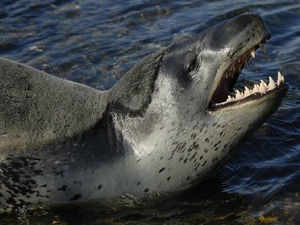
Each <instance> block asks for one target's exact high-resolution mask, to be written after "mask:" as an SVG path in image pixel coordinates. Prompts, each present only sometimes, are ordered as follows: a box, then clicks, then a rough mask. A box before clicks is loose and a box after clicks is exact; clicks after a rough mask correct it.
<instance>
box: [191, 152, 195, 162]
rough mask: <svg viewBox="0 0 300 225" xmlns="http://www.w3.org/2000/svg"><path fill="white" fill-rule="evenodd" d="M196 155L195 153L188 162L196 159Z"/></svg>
mask: <svg viewBox="0 0 300 225" xmlns="http://www.w3.org/2000/svg"><path fill="white" fill-rule="evenodd" d="M196 155H197V152H195V153H194V154H193V155H192V157H191V158H190V161H192V160H193V159H194V158H195V157H196Z"/></svg>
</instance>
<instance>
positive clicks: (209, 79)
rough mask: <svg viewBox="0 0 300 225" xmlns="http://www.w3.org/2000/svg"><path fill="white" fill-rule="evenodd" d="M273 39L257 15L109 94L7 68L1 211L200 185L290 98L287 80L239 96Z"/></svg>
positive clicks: (0, 135)
mask: <svg viewBox="0 0 300 225" xmlns="http://www.w3.org/2000/svg"><path fill="white" fill-rule="evenodd" d="M269 38H270V34H269V32H268V31H267V29H266V27H265V25H264V23H263V21H262V19H261V18H260V17H259V16H257V15H253V14H245V15H240V16H238V17H235V18H233V19H231V20H227V21H225V22H223V23H221V24H218V25H216V26H213V27H210V28H208V29H206V30H204V31H202V32H201V33H199V34H197V35H195V36H193V37H189V38H184V39H183V40H180V41H177V42H175V43H173V44H171V45H170V46H169V47H166V48H164V49H161V50H160V51H159V52H157V53H153V54H151V55H149V56H147V57H146V58H145V59H144V60H142V61H141V62H140V63H138V64H137V65H135V66H134V67H133V68H132V69H131V70H130V71H129V72H127V73H126V74H125V75H124V76H123V77H122V79H121V80H120V81H119V82H117V83H116V84H115V85H114V86H113V87H112V89H110V90H108V91H99V90H96V89H93V88H90V87H88V86H85V85H82V84H78V83H75V82H71V81H67V80H63V79H60V78H57V77H55V76H51V75H49V74H47V73H45V72H42V71H39V70H36V69H34V68H32V67H29V66H26V65H23V64H20V63H17V62H13V61H11V60H8V59H4V58H1V59H0V99H1V102H0V185H1V188H0V206H1V209H2V210H4V211H5V210H9V209H11V208H19V207H35V206H37V205H40V204H42V205H55V204H72V203H81V202H82V203H86V202H101V201H111V202H118V199H122V198H123V197H124V196H131V197H133V198H134V199H144V198H148V197H149V198H150V197H151V196H169V195H171V194H173V193H178V192H180V191H182V190H185V189H187V188H190V187H192V186H193V185H195V184H198V183H199V182H201V181H202V180H203V179H204V178H205V177H206V176H208V175H209V174H210V173H211V172H213V171H215V169H216V168H218V167H220V166H221V165H223V164H224V162H225V161H226V159H227V158H228V157H229V156H230V155H232V151H233V149H234V148H235V146H237V145H238V144H239V143H240V142H241V140H243V138H244V137H246V136H248V135H249V133H250V132H251V131H253V130H255V129H256V128H257V127H259V126H260V125H261V124H262V123H263V122H264V121H265V120H266V119H267V118H268V117H269V116H270V115H271V114H272V113H273V112H274V111H275V110H276V109H277V108H278V106H279V105H280V102H281V99H282V98H283V96H284V95H285V93H286V91H287V85H286V84H285V83H284V77H283V75H282V74H281V73H278V78H277V80H276V79H275V80H276V81H274V79H273V78H271V77H270V78H269V81H267V82H264V81H260V83H259V82H254V83H252V84H248V85H247V86H245V87H244V88H242V89H237V88H235V86H234V85H235V83H236V80H237V78H238V76H239V73H240V70H241V69H242V68H243V66H244V65H245V64H246V63H247V61H248V60H249V59H250V58H251V57H254V56H255V50H256V49H258V48H259V47H261V46H262V44H263V43H265V42H266V41H267V40H268V39H269ZM158 198H159V197H158ZM150 199H151V198H150Z"/></svg>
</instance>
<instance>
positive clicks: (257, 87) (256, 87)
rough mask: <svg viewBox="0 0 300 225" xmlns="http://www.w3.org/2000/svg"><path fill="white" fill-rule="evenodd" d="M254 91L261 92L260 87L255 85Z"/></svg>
mask: <svg viewBox="0 0 300 225" xmlns="http://www.w3.org/2000/svg"><path fill="white" fill-rule="evenodd" d="M253 90H254V92H259V85H258V84H255V85H254V88H253Z"/></svg>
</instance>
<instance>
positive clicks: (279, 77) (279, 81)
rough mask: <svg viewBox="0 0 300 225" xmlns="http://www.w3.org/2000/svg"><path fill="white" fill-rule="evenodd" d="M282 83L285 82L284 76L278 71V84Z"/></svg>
mask: <svg viewBox="0 0 300 225" xmlns="http://www.w3.org/2000/svg"><path fill="white" fill-rule="evenodd" d="M280 83H284V76H283V75H282V74H281V73H280V71H278V79H277V84H278V85H279V84H280Z"/></svg>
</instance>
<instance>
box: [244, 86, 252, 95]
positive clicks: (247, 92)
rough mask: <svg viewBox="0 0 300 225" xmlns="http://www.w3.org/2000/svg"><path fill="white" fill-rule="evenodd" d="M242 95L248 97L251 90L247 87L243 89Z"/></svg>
mask: <svg viewBox="0 0 300 225" xmlns="http://www.w3.org/2000/svg"><path fill="white" fill-rule="evenodd" d="M244 93H245V97H246V96H249V95H250V94H251V90H250V89H249V88H248V87H245V91H244Z"/></svg>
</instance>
